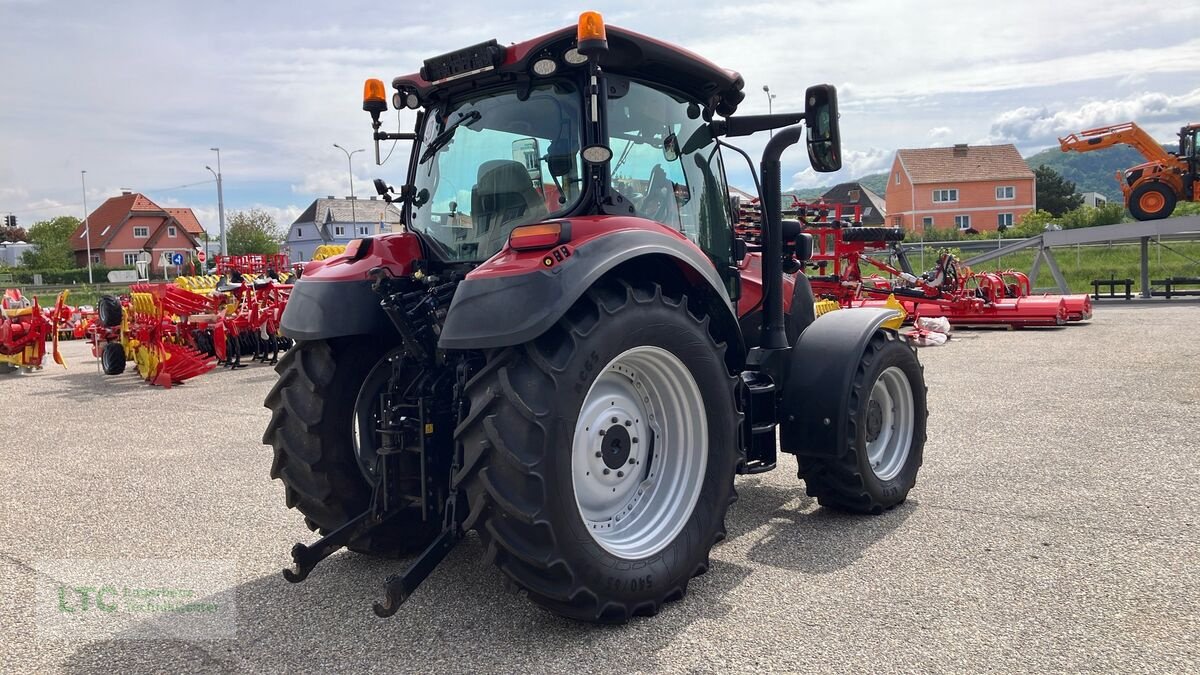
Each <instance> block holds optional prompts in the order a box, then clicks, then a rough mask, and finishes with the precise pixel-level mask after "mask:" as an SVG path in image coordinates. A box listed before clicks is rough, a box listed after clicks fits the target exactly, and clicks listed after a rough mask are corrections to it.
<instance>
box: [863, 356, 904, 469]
mask: <svg viewBox="0 0 1200 675" xmlns="http://www.w3.org/2000/svg"><path fill="white" fill-rule="evenodd" d="M913 410H914V406H913V393H912V386H911V385H909V383H908V376H907V375H905V373H904V371H903V370H901V369H900V368H898V367H896V366H892V367H890V368H888V369H886V370H884V371H883V372H882V373H880V374H879V377H878V378H877V379H876V380H875V384H874V385H873V386H872V387H871V398H870V400H869V401H867V419H866V435H867V460H868V461H869V462H870V463H871V470H872V471H874V472H875V476H876V477H877V478H879V479H880V480H891V479H892V478H895V477H896V475H897V474H899V473H900V471H901V470H902V469H903V468H904V464H905V462H907V461H908V453H909V451H910V450H911V449H912V437H913V419H914V417H915V415H914V412H913Z"/></svg>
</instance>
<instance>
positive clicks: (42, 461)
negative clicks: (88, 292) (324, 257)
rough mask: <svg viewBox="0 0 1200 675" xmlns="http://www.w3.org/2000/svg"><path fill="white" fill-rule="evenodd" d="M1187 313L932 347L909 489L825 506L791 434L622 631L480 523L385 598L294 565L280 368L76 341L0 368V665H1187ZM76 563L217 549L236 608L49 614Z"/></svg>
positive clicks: (1148, 314)
mask: <svg viewBox="0 0 1200 675" xmlns="http://www.w3.org/2000/svg"><path fill="white" fill-rule="evenodd" d="M1198 323H1200V304H1196V303H1177V302H1176V301H1172V303H1171V304H1170V305H1169V306H1166V305H1159V306H1154V307H1121V306H1120V305H1117V306H1115V307H1110V306H1109V305H1101V306H1100V307H1099V308H1098V310H1097V314H1096V317H1095V319H1094V320H1093V321H1092V322H1091V323H1090V324H1086V325H1075V326H1071V327H1069V328H1065V329H1044V330H1037V329H1031V330H1021V331H1007V330H978V331H963V332H960V333H958V334H956V336H955V338H954V339H953V340H952V341H951V342H950V343H949V344H947V345H945V346H941V347H933V348H927V349H923V350H922V351H921V359H922V361H923V363H924V364H925V373H926V377H927V380H928V384H929V397H930V398H929V407H930V410H931V414H930V418H929V442H928V444H927V445H926V448H925V464H924V468H923V470H922V472H921V475H920V478H919V481H918V484H917V487H916V488H915V489H914V490H913V492H912V493H911V495H910V498H909V500H908V501H907V502H906V503H905V504H903V505H902V506H900V507H898V508H896V509H895V510H893V511H890V512H888V513H886V514H884V515H882V516H877V517H858V516H847V515H842V514H839V513H835V512H831V511H827V510H825V509H822V508H820V507H818V506H816V504H814V502H813V501H812V500H811V499H810V498H808V497H807V496H805V494H804V490H803V486H802V485H801V484H800V482H799V481H798V480H797V479H796V477H795V463H794V461H793V460H792V459H791V458H790V457H787V456H784V458H783V459H782V460H781V464H780V468H779V469H778V470H777V471H774V472H772V473H768V474H763V475H760V476H753V477H743V478H739V479H738V480H737V488H738V492H739V494H740V495H741V499H740V501H738V502H737V503H736V504H735V505H734V506H733V508H732V509H731V511H730V513H729V516H728V524H729V534H730V537H729V539H728V540H727V541H726V542H724V543H723V544H721V545H719V546H718V547H717V548H716V549H714V551H713V565H712V569H711V570H710V571H709V572H708V574H706V575H704V576H702V577H699V578H697V579H695V580H694V581H693V583H692V584H691V586H690V589H689V593H688V595H687V596H686V597H685V598H684V599H683V600H682V601H680V602H676V603H672V604H670V605H668V606H667V607H666V608H665V609H664V610H663V612H662V613H660V614H659V615H658V616H656V617H653V618H645V619H637V620H634V621H632V622H631V623H629V624H627V625H624V626H616V627H612V626H592V625H586V624H580V623H575V622H572V621H569V620H565V619H561V618H558V617H556V616H554V615H551V614H549V613H548V612H546V611H544V610H541V609H539V608H537V607H536V606H534V605H532V604H531V603H529V602H528V601H527V600H526V599H524V598H522V597H521V596H520V595H519V594H516V593H514V592H512V591H509V590H506V588H505V584H504V583H503V581H502V579H501V576H500V574H499V573H498V572H497V571H496V570H494V569H492V568H490V567H486V566H483V565H481V563H480V562H479V560H480V553H481V551H480V546H479V543H478V540H477V539H476V538H475V537H474V536H470V537H469V538H468V539H467V540H465V541H464V543H462V544H461V545H460V546H459V547H458V548H457V549H456V550H454V551H452V552H451V554H450V556H449V558H448V559H447V560H446V561H445V562H444V563H443V564H442V565H441V566H440V567H439V568H438V569H437V570H436V571H435V572H434V574H433V575H432V576H431V577H430V578H429V579H428V581H426V583H425V584H424V585H423V586H422V587H421V588H420V589H419V590H418V591H417V593H416V594H415V595H414V596H413V598H412V599H411V600H410V601H409V602H408V603H407V604H406V605H405V606H404V607H402V608H401V611H400V612H399V613H398V614H397V615H396V616H394V617H393V618H391V619H387V620H384V619H379V618H376V617H375V616H374V615H373V614H372V613H371V609H370V606H371V602H372V601H373V600H375V599H377V598H378V597H380V594H381V590H382V584H383V580H384V578H385V577H386V576H387V575H388V574H389V573H391V572H393V571H394V570H396V569H397V564H396V563H395V562H392V561H381V560H373V559H370V558H366V557H363V556H359V555H355V554H350V553H344V552H343V553H339V554H337V555H335V556H334V557H332V558H330V559H329V560H327V561H326V562H325V564H324V565H322V566H321V567H319V568H317V570H316V571H314V572H313V574H312V576H311V577H309V579H308V580H307V581H305V582H304V583H302V584H298V585H293V584H289V583H287V582H285V581H284V579H283V578H282V577H281V576H280V573H279V571H280V569H281V568H282V567H283V566H284V565H285V564H287V563H288V562H289V561H290V558H289V556H288V550H289V549H290V547H291V546H292V544H293V543H294V542H297V541H312V540H313V536H312V534H311V533H309V531H308V530H307V529H306V528H305V527H304V525H303V524H302V521H301V518H300V516H299V514H298V513H296V512H295V511H289V510H288V509H287V508H285V506H284V502H283V489H282V486H281V484H280V483H279V482H278V481H271V480H270V479H269V478H268V475H267V472H268V468H269V465H270V453H269V451H268V449H267V448H265V447H263V446H262V445H260V444H259V439H260V437H261V435H262V431H263V427H264V426H265V425H266V423H267V419H268V413H267V411H266V410H265V409H263V408H262V407H261V402H262V400H263V398H264V395H265V394H266V392H267V390H268V388H269V387H270V386H271V384H272V380H273V378H274V374H273V371H272V370H271V369H270V368H268V367H266V366H260V365H253V366H251V367H248V368H245V369H243V370H239V371H236V372H231V371H225V370H218V371H214V372H212V373H210V374H208V375H205V376H202V377H201V378H199V379H196V380H194V381H192V382H191V383H189V384H187V385H185V386H180V387H176V388H174V389H171V390H162V389H156V388H152V387H149V386H147V385H145V384H143V383H142V382H141V381H140V380H138V379H137V378H136V377H135V376H134V375H132V374H128V373H127V374H125V375H123V376H120V377H108V378H106V377H102V376H100V375H98V374H97V373H96V370H95V366H94V364H93V363H91V362H90V361H88V360H87V359H86V348H85V346H84V345H82V344H80V343H68V344H66V345H65V347H64V350H63V351H64V352H65V353H66V355H67V357H68V358H69V359H70V361H71V368H70V369H69V370H66V371H63V370H61V369H59V368H58V367H56V366H50V367H47V368H46V369H45V370H44V371H42V372H39V373H35V374H32V375H20V376H9V377H6V378H3V379H0V401H2V402H3V406H2V408H3V415H0V439H3V440H0V470H2V473H3V480H0V519H2V521H0V524H2V527H0V671H3V672H39V673H40V672H52V671H86V672H106V673H125V672H147V671H159V672H174V671H378V670H388V671H396V670H399V671H411V672H436V671H471V672H512V673H534V672H564V671H575V672H622V673H623V672H631V671H689V672H695V671H710V672H712V671H735V672H741V671H756V670H777V671H809V672H831V671H834V672H847V671H854V672H906V671H941V672H981V671H1001V672H1010V671H1061V672H1086V671H1121V672H1155V673H1158V672H1197V670H1200V647H1198V646H1197V638H1200V588H1198V586H1197V581H1196V577H1197V573H1198V572H1200V556H1198V554H1200V547H1198V546H1197V541H1198V539H1200V533H1198V531H1200V496H1198V494H1197V490H1196V484H1197V478H1198V476H1200V440H1197V433H1198V432H1200V422H1197V411H1198V410H1200V346H1198V343H1197V340H1196V338H1195V331H1196V328H1197V324H1198ZM68 558H70V559H82V560H83V561H84V563H85V564H86V563H88V562H89V561H92V562H95V563H96V564H100V563H101V562H103V561H109V563H112V562H113V561H115V563H116V564H117V565H122V564H124V565H125V566H126V568H127V569H128V571H129V573H130V574H131V575H134V576H136V574H137V573H138V570H140V569H142V568H141V567H139V564H141V563H138V562H136V561H139V560H142V559H167V560H173V561H176V562H174V563H172V564H173V565H176V566H177V569H178V570H179V572H180V574H181V576H182V577H186V576H188V574H189V573H198V572H201V571H202V570H197V569H191V568H192V567H199V566H204V565H211V564H218V565H220V564H224V565H225V566H226V567H225V569H227V570H228V574H227V575H226V577H227V581H226V582H223V583H219V585H218V587H217V588H215V589H214V590H213V591H212V596H211V597H210V598H209V599H212V600H214V601H216V602H220V603H225V605H226V606H229V605H230V604H232V605H233V606H235V607H236V621H235V624H234V625H233V626H232V627H231V629H230V631H229V635H232V636H234V637H223V638H222V637H219V636H217V637H214V636H212V635H202V636H199V639H182V638H172V637H171V636H170V635H169V634H164V635H159V636H158V638H157V639H146V638H144V637H140V636H141V635H142V634H143V632H139V631H136V630H132V629H129V628H128V627H126V628H123V629H122V630H121V631H120V632H116V634H113V635H101V636H99V637H93V638H86V639H85V637H83V636H72V635H66V636H63V635H59V636H50V637H48V636H47V632H46V631H45V630H44V628H45V626H44V625H43V623H44V621H46V619H45V618H44V617H45V616H47V614H46V610H47V608H46V607H45V606H42V605H45V603H49V602H52V600H51V599H47V598H45V597H43V596H41V595H38V593H37V592H36V591H37V590H38V589H40V588H43V587H46V586H47V585H49V586H51V587H53V585H54V584H56V583H58V584H60V585H61V582H70V581H71V579H59V578H55V577H54V576H53V575H48V574H47V573H46V572H45V571H44V570H45V564H46V561H51V560H58V559H68ZM213 561H216V562H215V563H214V562H213ZM38 570H42V571H38ZM218 577H220V575H218ZM39 603H40V604H39Z"/></svg>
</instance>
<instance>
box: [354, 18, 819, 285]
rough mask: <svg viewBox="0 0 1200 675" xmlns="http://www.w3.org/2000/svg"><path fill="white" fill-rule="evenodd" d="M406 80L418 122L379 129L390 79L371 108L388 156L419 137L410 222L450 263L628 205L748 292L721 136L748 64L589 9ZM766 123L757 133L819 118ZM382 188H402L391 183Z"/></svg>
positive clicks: (485, 255) (372, 83)
mask: <svg viewBox="0 0 1200 675" xmlns="http://www.w3.org/2000/svg"><path fill="white" fill-rule="evenodd" d="M392 87H393V89H394V93H393V95H392V97H391V100H392V103H393V105H394V106H395V107H397V108H400V107H403V108H408V109H412V110H416V111H418V112H417V123H416V128H415V130H414V132H413V133H411V134H408V133H387V132H381V131H379V126H380V122H379V115H380V113H381V112H383V111H384V110H386V107H387V105H386V99H385V97H384V93H383V92H384V88H383V85H382V83H381V82H380V81H378V80H369V81H368V83H367V87H366V91H365V93H366V95H365V97H364V109H366V110H368V111H370V112H371V113H372V116H373V117H374V120H375V129H376V133H375V140H376V155H377V157H378V144H379V141H381V140H394V139H398V138H403V139H411V140H413V141H414V142H413V147H412V152H411V157H410V160H409V164H408V175H407V179H406V182H405V185H404V187H403V188H402V189H401V190H400V191H399V197H396V198H394V201H397V202H399V203H400V204H401V208H402V211H403V213H404V215H403V219H404V224H405V225H406V227H407V229H408V231H409V232H413V233H416V234H418V235H419V236H420V237H421V238H422V240H423V241H424V243H425V244H426V246H427V247H428V248H429V249H431V250H432V252H433V254H434V255H436V256H437V257H438V258H440V259H442V260H444V261H447V262H474V263H479V262H482V261H485V260H488V259H489V258H491V257H492V256H494V255H496V254H497V253H498V252H500V251H501V250H502V249H503V248H504V247H505V245H506V244H507V243H508V242H509V240H510V238H511V237H512V235H513V232H514V230H517V228H521V227H523V226H529V225H534V224H538V223H544V222H547V221H560V220H564V219H573V218H578V217H586V216H626V217H634V218H638V219H640V220H642V221H644V222H643V223H642V225H641V226H642V227H658V228H660V229H666V230H670V231H673V232H675V233H678V234H680V235H682V236H683V237H686V238H687V239H688V240H689V241H690V242H691V243H692V244H693V245H695V246H696V247H698V248H699V249H700V250H701V251H703V253H704V254H705V255H706V256H707V257H708V258H709V259H710V260H711V261H712V263H713V264H714V265H715V266H716V268H717V269H718V270H719V271H720V273H721V275H722V276H723V277H725V282H726V285H727V287H728V288H730V289H731V290H732V291H733V293H734V294H736V289H737V287H738V285H737V284H736V283H730V281H731V277H733V276H736V264H737V263H738V262H740V260H741V258H740V257H738V256H737V255H736V253H737V252H740V250H739V251H735V242H734V235H733V230H732V223H733V221H734V218H735V214H733V213H731V211H730V207H729V199H728V197H727V195H728V188H727V184H726V177H725V166H724V164H723V161H722V156H721V152H720V146H721V145H722V143H721V141H720V140H719V136H721V135H739V133H738V132H739V129H736V128H734V129H731V128H730V126H729V125H728V124H727V123H726V121H723V120H717V119H716V118H717V117H718V116H720V117H726V118H728V117H729V116H731V115H733V113H734V112H735V111H736V109H737V106H738V104H739V103H740V102H741V101H742V99H743V98H744V96H745V95H744V93H743V91H742V88H743V81H742V77H741V76H740V75H739V74H737V73H736V72H734V71H730V70H726V69H723V68H720V67H718V66H716V65H715V64H713V63H711V62H710V61H708V60H706V59H704V58H702V57H700V56H697V55H696V54H693V53H691V52H688V51H686V50H683V49H680V48H677V47H674V46H671V45H668V44H666V43H663V42H660V41H658V40H655V39H653V38H650V37H647V36H644V35H640V34H638V33H635V32H633V31H628V30H624V29H621V28H617V27H606V26H604V24H603V21H602V19H601V18H600V16H599V15H598V14H596V13H594V12H588V13H585V14H584V15H583V16H582V17H581V19H580V24H579V26H578V29H571V28H567V29H563V30H559V31H556V32H553V33H549V34H547V35H543V36H541V37H538V38H534V39H532V40H529V41H526V42H522V43H518V44H514V45H511V46H508V47H504V46H501V45H500V44H498V43H497V42H496V41H495V40H492V41H489V42H486V43H482V44H478V45H474V46H472V47H468V48H466V49H461V50H458V51H455V52H450V53H447V54H443V55H441V56H437V57H434V58H431V59H427V60H426V61H425V62H424V67H423V68H421V69H420V72H419V73H415V74H412V75H406V76H402V77H397V78H395V79H394V80H393V82H392ZM829 90H830V91H832V88H829ZM816 101H817V99H814V102H816ZM819 101H820V102H822V103H823V104H824V110H823V113H824V115H823V117H822V119H823V120H824V123H825V127H826V132H825V138H826V139H829V138H832V139H834V140H836V123H837V122H836V119H837V118H836V109H834V108H831V105H830V104H833V102H834V101H835V99H834V97H833V96H832V95H831V94H824V95H823V96H821V97H819ZM812 116H813V118H814V119H815V118H816V117H817V116H819V113H818V112H816V111H814V112H812ZM753 119H754V120H757V123H756V124H753V125H752V126H751V127H750V128H743V129H740V133H741V134H746V133H751V132H753V131H759V130H765V129H770V128H778V127H783V126H786V125H789V124H795V123H796V122H798V121H801V120H804V119H806V116H805V115H775V116H760V117H756V118H753ZM830 125H832V126H833V127H834V129H833V131H830V130H829V126H830ZM812 126H815V125H812ZM827 150H828V151H827V157H826V161H827V162H836V161H837V154H838V150H837V148H836V147H834V146H832V145H831V146H830V147H829V148H828V149H827ZM818 168H820V167H818ZM835 168H836V167H835ZM827 170H828V169H827ZM377 188H378V189H380V191H381V193H382V194H383V195H384V197H385V198H389V199H393V198H392V197H390V188H388V187H387V186H385V185H383V184H382V183H377ZM552 243H553V242H552ZM735 258H736V259H735Z"/></svg>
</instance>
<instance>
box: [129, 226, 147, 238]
mask: <svg viewBox="0 0 1200 675" xmlns="http://www.w3.org/2000/svg"><path fill="white" fill-rule="evenodd" d="M133 236H135V237H137V238H138V239H145V238H146V237H149V236H150V228H148V227H134V228H133Z"/></svg>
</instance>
